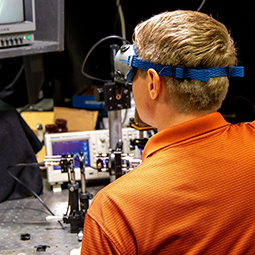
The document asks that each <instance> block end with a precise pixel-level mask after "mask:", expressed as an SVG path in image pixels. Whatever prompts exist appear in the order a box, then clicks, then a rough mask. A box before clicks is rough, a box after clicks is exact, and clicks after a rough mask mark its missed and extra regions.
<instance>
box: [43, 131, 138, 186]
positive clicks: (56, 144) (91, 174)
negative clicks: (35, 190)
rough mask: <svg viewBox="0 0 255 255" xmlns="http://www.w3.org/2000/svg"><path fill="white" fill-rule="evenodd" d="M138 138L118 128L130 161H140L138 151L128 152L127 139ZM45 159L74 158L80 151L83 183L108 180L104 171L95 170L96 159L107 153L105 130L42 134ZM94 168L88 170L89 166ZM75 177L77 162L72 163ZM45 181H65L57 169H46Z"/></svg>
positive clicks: (65, 174) (78, 177) (129, 150)
mask: <svg viewBox="0 0 255 255" xmlns="http://www.w3.org/2000/svg"><path fill="white" fill-rule="evenodd" d="M136 138H139V131H138V130H135V129H133V128H123V129H122V142H123V150H122V152H123V153H126V154H133V155H134V158H137V159H139V158H141V151H140V150H139V149H138V148H135V150H131V149H130V140H131V139H136ZM45 148H46V155H47V156H54V155H67V154H70V155H75V154H78V153H80V152H83V153H84V155H85V164H86V165H88V166H86V168H85V174H86V179H87V180H92V179H104V178H105V179H106V178H109V173H108V172H103V171H101V172H99V171H97V170H96V169H94V168H95V167H96V157H97V156H98V154H99V153H100V152H101V153H103V154H107V153H109V130H95V131H84V132H67V133H56V134H46V135H45ZM90 166H92V167H94V168H92V167H90ZM75 178H76V180H80V178H81V175H80V168H79V162H75ZM47 180H48V182H49V184H50V185H55V184H62V183H64V182H67V181H68V174H67V173H62V172H61V169H60V166H54V167H52V166H50V167H48V168H47Z"/></svg>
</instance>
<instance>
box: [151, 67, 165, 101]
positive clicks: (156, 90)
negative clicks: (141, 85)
mask: <svg viewBox="0 0 255 255" xmlns="http://www.w3.org/2000/svg"><path fill="white" fill-rule="evenodd" d="M147 74H148V78H149V83H148V90H149V94H150V97H151V99H157V98H158V96H159V94H160V92H161V91H162V83H161V79H160V77H159V75H158V73H157V72H156V71H155V70H154V69H153V68H150V69H149V70H148V71H147Z"/></svg>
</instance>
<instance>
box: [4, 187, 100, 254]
mask: <svg viewBox="0 0 255 255" xmlns="http://www.w3.org/2000/svg"><path fill="white" fill-rule="evenodd" d="M101 188H103V186H93V187H87V190H88V191H89V192H90V193H91V194H93V195H95V194H96V193H97V192H98V191H99V190H100V189H101ZM40 197H41V199H42V200H43V201H44V202H45V204H46V205H47V206H48V207H49V208H50V210H51V211H52V212H53V213H54V214H55V215H56V216H63V215H64V214H65V213H66V210H67V206H68V190H66V189H64V190H62V191H61V192H53V191H51V190H50V189H44V193H43V194H42V195H41V196H40ZM49 215H51V214H50V213H49V212H48V210H46V208H45V207H44V206H43V205H42V204H41V203H40V202H39V201H38V200H37V199H36V198H25V199H18V200H9V201H5V202H2V203H0V254H1V255H6V254H8V255H32V254H41V255H42V254H44V255H50V254H51V255H52V254H53V255H68V254H70V252H71V250H73V249H77V248H79V247H80V245H81V242H80V241H79V240H78V235H77V234H76V233H74V234H73V233H71V232H70V224H64V223H63V221H61V223H62V224H63V225H62V226H61V225H60V224H59V223H58V222H49V221H47V220H46V217H47V216H49ZM63 226H64V229H63ZM26 234H29V236H30V240H21V236H22V237H23V236H24V235H25V237H26V236H27V235H26ZM25 239H26V238H25ZM44 248H45V251H43V252H42V251H40V249H44Z"/></svg>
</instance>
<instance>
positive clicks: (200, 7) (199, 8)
mask: <svg viewBox="0 0 255 255" xmlns="http://www.w3.org/2000/svg"><path fill="white" fill-rule="evenodd" d="M205 1H206V0H203V1H202V3H201V4H200V6H199V7H198V9H197V12H199V11H200V10H201V9H202V7H203V6H204V4H205Z"/></svg>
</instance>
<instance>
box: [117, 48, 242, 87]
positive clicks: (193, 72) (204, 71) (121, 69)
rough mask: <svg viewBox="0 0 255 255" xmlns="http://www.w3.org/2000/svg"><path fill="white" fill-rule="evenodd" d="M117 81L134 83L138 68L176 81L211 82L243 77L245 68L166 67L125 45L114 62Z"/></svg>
mask: <svg viewBox="0 0 255 255" xmlns="http://www.w3.org/2000/svg"><path fill="white" fill-rule="evenodd" d="M114 66H115V72H116V77H117V79H121V80H126V81H128V82H130V83H132V81H133V79H134V76H135V74H136V71H137V68H141V69H144V70H149V69H150V68H153V69H154V70H155V71H157V73H158V74H159V76H168V77H173V78H176V79H192V80H198V81H209V80H210V78H211V77H223V76H227V77H243V76H244V67H243V66H228V67H208V68H187V67H184V66H165V65H160V64H155V63H152V62H149V61H146V60H143V59H140V58H139V57H138V55H137V52H136V49H135V45H134V44H133V45H132V44H125V45H122V46H121V47H120V49H119V50H118V52H117V54H116V56H115V60H114Z"/></svg>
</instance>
